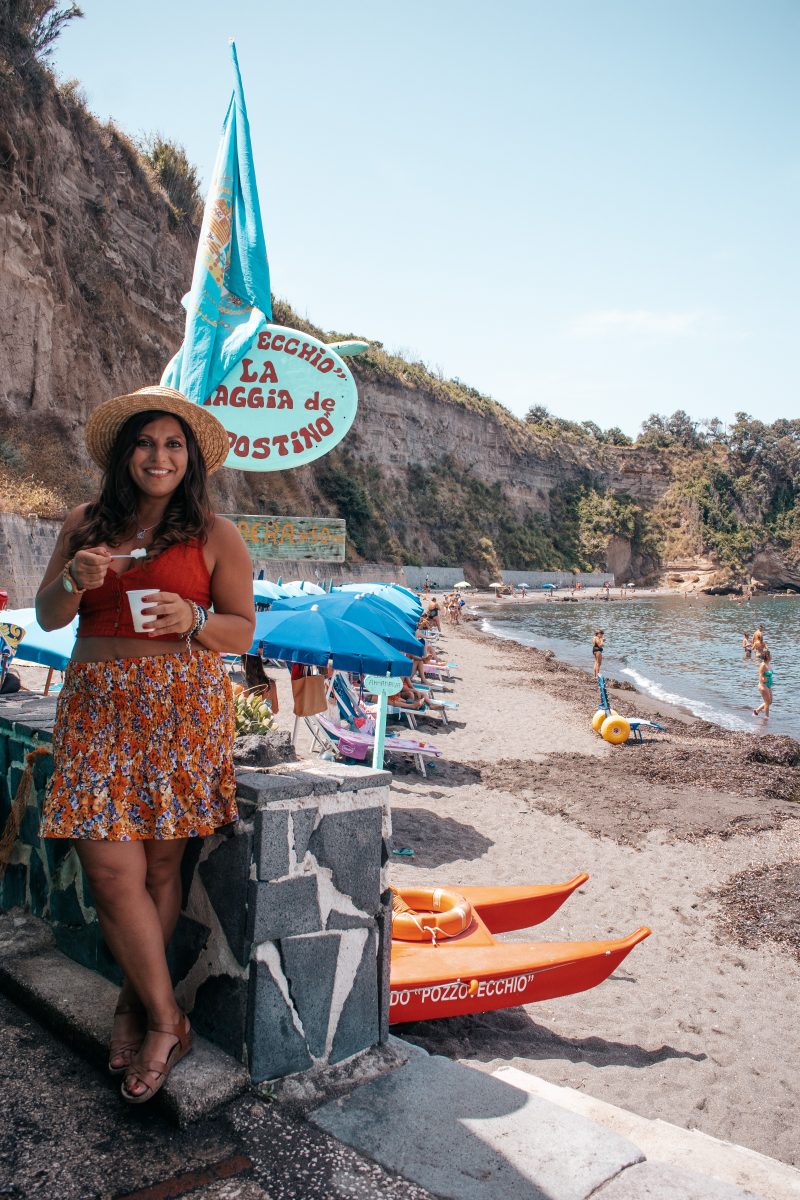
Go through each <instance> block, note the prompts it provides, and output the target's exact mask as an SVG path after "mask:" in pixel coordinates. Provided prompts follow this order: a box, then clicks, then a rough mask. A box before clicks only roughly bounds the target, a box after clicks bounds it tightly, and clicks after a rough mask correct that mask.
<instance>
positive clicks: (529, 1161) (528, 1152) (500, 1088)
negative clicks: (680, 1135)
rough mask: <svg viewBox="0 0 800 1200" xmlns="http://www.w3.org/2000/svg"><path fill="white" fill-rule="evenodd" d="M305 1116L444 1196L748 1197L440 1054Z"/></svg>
mask: <svg viewBox="0 0 800 1200" xmlns="http://www.w3.org/2000/svg"><path fill="white" fill-rule="evenodd" d="M310 1120H311V1121H313V1122H314V1123H315V1124H317V1125H318V1126H319V1127H320V1128H322V1129H324V1130H325V1132H326V1133H329V1134H331V1135H332V1136H333V1137H336V1138H338V1139H339V1141H342V1142H345V1143H346V1144H348V1145H350V1146H352V1147H353V1148H354V1149H356V1150H358V1151H360V1152H361V1153H362V1154H366V1155H368V1156H369V1157H370V1158H373V1159H374V1160H375V1161H376V1162H378V1163H380V1165H381V1166H383V1167H386V1168H388V1169H389V1170H392V1171H396V1172H397V1173H398V1174H399V1175H402V1176H403V1177H404V1178H405V1179H408V1180H411V1181H413V1182H414V1183H416V1184H419V1185H420V1186H422V1187H424V1188H427V1189H428V1190H429V1191H431V1192H433V1193H435V1194H436V1195H437V1196H440V1197H443V1198H446V1200H497V1197H500V1196H502V1197H503V1200H588V1197H590V1196H591V1197H594V1198H596V1200H645V1197H647V1198H651V1200H752V1197H754V1196H757V1195H758V1193H755V1192H752V1191H749V1190H748V1191H745V1190H743V1189H742V1188H739V1187H737V1186H734V1185H732V1184H730V1183H728V1182H725V1181H722V1180H717V1179H713V1178H709V1177H708V1176H707V1175H702V1174H698V1173H697V1172H694V1171H692V1170H688V1169H685V1167H683V1166H681V1167H678V1166H673V1165H672V1164H671V1163H666V1162H658V1161H656V1162H647V1161H646V1159H645V1154H644V1152H643V1151H642V1149H641V1148H640V1147H639V1146H638V1145H636V1143H635V1142H634V1141H633V1140H632V1139H631V1138H629V1137H627V1136H623V1134H622V1133H620V1132H617V1131H615V1130H612V1129H610V1128H608V1127H607V1126H606V1125H604V1124H602V1123H599V1122H597V1121H595V1120H594V1119H590V1118H589V1117H587V1116H584V1115H582V1114H580V1113H577V1112H573V1111H570V1110H569V1109H568V1108H567V1107H566V1106H565V1105H561V1104H555V1103H553V1102H552V1101H551V1100H549V1099H545V1098H543V1097H540V1096H538V1095H534V1094H533V1091H532V1089H528V1088H522V1087H518V1086H516V1085H515V1084H512V1083H511V1082H509V1081H507V1080H505V1079H502V1078H499V1077H498V1076H497V1075H491V1074H487V1073H485V1072H482V1071H478V1070H476V1069H474V1068H472V1067H469V1066H466V1065H463V1064H461V1063H457V1062H451V1061H450V1060H449V1059H445V1058H441V1057H438V1056H427V1055H414V1056H412V1057H411V1058H410V1059H409V1061H408V1062H407V1063H406V1065H405V1066H403V1067H400V1068H399V1069H398V1070H396V1071H392V1072H391V1073H390V1074H388V1075H385V1076H383V1077H382V1078H380V1079H376V1080H373V1081H371V1082H370V1083H367V1084H365V1085H364V1086H363V1087H360V1088H357V1089H356V1090H355V1091H354V1092H352V1093H350V1095H348V1096H346V1097H344V1098H342V1099H338V1100H334V1101H331V1102H329V1103H327V1104H325V1105H323V1106H322V1107H320V1108H318V1109H316V1110H315V1111H314V1112H313V1113H311V1114H310Z"/></svg>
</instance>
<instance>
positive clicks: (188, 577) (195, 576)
mask: <svg viewBox="0 0 800 1200" xmlns="http://www.w3.org/2000/svg"><path fill="white" fill-rule="evenodd" d="M149 587H152V589H153V591H154V592H175V593H176V594H177V595H178V596H183V598H184V599H185V600H194V602H195V604H202V606H203V608H209V607H210V606H211V576H210V575H209V573H208V567H207V566H206V562H205V559H204V558H203V547H202V545H201V544H200V543H199V542H198V541H193V542H185V543H184V544H182V545H180V546H170V547H169V549H167V550H164V551H163V552H162V553H161V554H159V555H158V556H157V557H156V558H153V559H146V558H145V559H144V560H142V562H140V563H139V562H137V563H136V564H135V566H133V567H131V568H130V570H128V571H125V572H124V573H123V574H122V575H118V574H117V573H116V571H112V570H110V569H109V570H108V571H107V572H106V577H105V579H104V581H103V586H102V587H99V588H92V589H91V591H87V592H84V594H83V595H82V596H81V603H80V607H79V609H78V615H79V617H80V620H79V622H78V637H79V638H80V637H126V638H146V637H148V634H146V633H137V632H136V631H135V629H134V628H133V618H132V616H131V606H130V604H129V603H128V599H127V593H128V592H129V591H134V590H135V589H136V588H149ZM160 637H162V638H169V639H170V640H171V641H174V640H175V634H174V633H167V634H161V635H160ZM156 640H157V639H156Z"/></svg>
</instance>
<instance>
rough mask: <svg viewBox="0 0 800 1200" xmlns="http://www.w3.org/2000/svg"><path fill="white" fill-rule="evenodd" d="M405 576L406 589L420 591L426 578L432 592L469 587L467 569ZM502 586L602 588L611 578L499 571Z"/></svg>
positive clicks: (410, 570) (414, 570)
mask: <svg viewBox="0 0 800 1200" xmlns="http://www.w3.org/2000/svg"><path fill="white" fill-rule="evenodd" d="M404 570H405V575H406V579H407V580H408V586H409V587H410V588H418V589H421V588H423V587H424V586H425V579H426V577H427V578H428V579H430V580H431V582H432V583H434V584H435V590H437V591H442V590H445V589H447V588H451V587H452V586H453V584H455V583H458V582H459V581H460V580H462V579H466V581H467V582H468V583H471V582H472V580H471V579H470V575H469V568H466V571H465V568H464V567H405V568H404ZM502 579H503V582H504V583H513V584H515V585H519V584H520V583H528V584H530V586H531V587H532V588H535V587H540V586H541V584H543V583H555V584H556V585H557V586H558V587H569V586H571V584H573V583H580V584H581V585H582V586H583V587H603V586H604V584H605V582H606V580H608V582H609V584H610V585H611V587H613V586H614V576H613V575H610V574H609V573H608V572H607V571H580V572H578V573H577V574H573V573H572V571H503V572H502Z"/></svg>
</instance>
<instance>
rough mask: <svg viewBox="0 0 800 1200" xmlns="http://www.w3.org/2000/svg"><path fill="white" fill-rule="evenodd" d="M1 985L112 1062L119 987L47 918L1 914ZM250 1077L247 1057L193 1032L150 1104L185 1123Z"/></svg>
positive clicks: (95, 1056) (93, 1054)
mask: <svg viewBox="0 0 800 1200" xmlns="http://www.w3.org/2000/svg"><path fill="white" fill-rule="evenodd" d="M0 989H2V990H3V991H4V992H5V993H6V994H7V995H8V996H9V997H10V998H11V999H12V1000H14V1001H16V1002H17V1003H18V1004H20V1005H21V1006H22V1007H23V1008H24V1009H25V1011H26V1012H28V1013H30V1014H31V1015H32V1016H34V1017H36V1018H37V1019H38V1020H40V1021H42V1023H43V1024H45V1025H47V1026H48V1027H49V1028H51V1029H53V1030H54V1032H55V1033H57V1034H59V1035H60V1036H62V1037H64V1038H65V1039H66V1040H67V1041H68V1042H69V1043H70V1045H71V1046H72V1047H73V1048H74V1049H76V1050H79V1051H80V1052H81V1053H83V1054H85V1055H86V1056H87V1057H89V1058H91V1059H92V1060H93V1061H95V1062H97V1063H101V1064H102V1063H106V1062H107V1060H108V1041H109V1036H110V1033H111V1022H112V1015H113V1012H114V1006H115V1004H116V1002H117V994H118V991H119V989H118V988H117V987H115V985H114V984H113V983H110V982H109V981H108V980H107V979H104V978H103V977H102V975H98V974H97V973H96V972H95V971H90V970H89V969H88V968H87V967H82V966H81V965H80V963H77V962H75V961H74V960H73V959H71V958H67V956H66V955H65V954H62V953H61V951H60V950H57V949H56V948H55V945H54V941H53V935H52V932H51V930H50V927H49V925H48V924H47V923H46V922H45V921H41V920H39V919H38V918H37V917H31V916H29V915H27V914H21V913H14V912H11V913H4V914H2V915H0ZM249 1082H250V1080H249V1076H248V1073H247V1069H246V1068H245V1067H244V1066H243V1064H242V1063H240V1062H237V1061H236V1059H234V1058H231V1056H230V1055H228V1054H225V1053H224V1051H222V1050H220V1049H219V1047H217V1046H214V1045H213V1044H212V1043H211V1042H208V1041H206V1039H205V1038H201V1037H198V1036H195V1039H194V1047H193V1049H192V1052H191V1054H189V1055H188V1056H187V1057H186V1058H185V1059H183V1061H182V1062H180V1063H179V1064H178V1066H177V1067H175V1069H174V1070H173V1071H172V1072H171V1074H170V1076H169V1078H168V1080H167V1082H166V1083H165V1084H164V1087H163V1088H162V1089H161V1091H160V1092H159V1093H158V1095H157V1096H156V1098H155V1099H154V1100H153V1101H152V1104H153V1105H157V1106H158V1107H159V1108H160V1109H161V1111H162V1112H163V1113H164V1114H165V1115H167V1116H168V1117H169V1118H170V1119H171V1120H173V1121H175V1122H176V1124H178V1125H179V1126H180V1127H181V1128H183V1127H185V1126H186V1125H188V1124H190V1123H191V1122H193V1121H198V1120H201V1119H202V1118H203V1117H206V1116H208V1114H209V1113H211V1112H213V1111H214V1109H216V1108H218V1107H219V1106H220V1105H221V1104H225V1103H226V1102H227V1101H228V1100H231V1099H232V1098H233V1097H234V1096H237V1095H239V1093H240V1092H243V1091H245V1089H246V1088H247V1087H248V1086H249Z"/></svg>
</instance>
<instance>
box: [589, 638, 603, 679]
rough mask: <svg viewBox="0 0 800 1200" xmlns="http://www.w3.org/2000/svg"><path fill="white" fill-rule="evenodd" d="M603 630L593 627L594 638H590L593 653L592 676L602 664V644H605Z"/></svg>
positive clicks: (598, 670) (596, 673) (597, 672)
mask: <svg viewBox="0 0 800 1200" xmlns="http://www.w3.org/2000/svg"><path fill="white" fill-rule="evenodd" d="M605 638H606V635H605V632H604V630H602V629H595V631H594V638H593V639H592V654H593V655H594V677H595V679H597V676H598V675H599V674H600V668H601V666H602V665H603V646H604V644H605Z"/></svg>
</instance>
